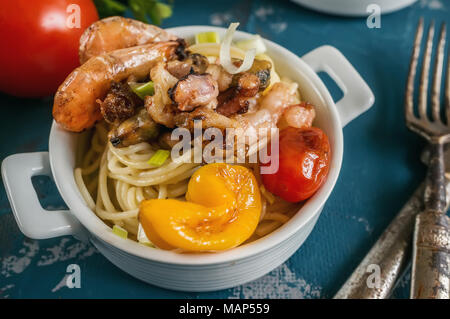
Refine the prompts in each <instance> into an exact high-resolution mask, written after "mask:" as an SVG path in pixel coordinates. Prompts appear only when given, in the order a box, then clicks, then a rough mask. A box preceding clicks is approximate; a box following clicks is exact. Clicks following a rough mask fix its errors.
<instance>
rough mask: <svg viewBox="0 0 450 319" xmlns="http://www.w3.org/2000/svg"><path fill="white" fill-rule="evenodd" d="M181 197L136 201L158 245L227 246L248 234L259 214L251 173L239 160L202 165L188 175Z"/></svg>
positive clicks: (187, 247)
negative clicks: (186, 184)
mask: <svg viewBox="0 0 450 319" xmlns="http://www.w3.org/2000/svg"><path fill="white" fill-rule="evenodd" d="M186 200H187V201H186V202H184V201H180V200H176V199H151V200H146V201H143V202H142V203H141V206H140V211H139V220H140V222H141V224H142V227H143V228H144V231H145V234H146V235H147V237H148V238H149V240H150V241H151V242H152V243H154V244H155V245H156V246H157V247H159V248H161V249H174V248H181V249H183V250H186V251H196V252H200V251H218V250H226V249H230V248H233V247H236V246H239V245H240V244H242V243H243V242H244V241H245V240H247V239H248V238H249V237H250V236H251V235H252V234H253V232H254V231H255V229H256V226H257V225H258V222H259V217H260V214H261V197H260V192H259V188H258V183H257V182H256V179H255V176H254V175H253V173H252V172H251V171H250V170H248V169H247V168H245V167H243V166H239V165H229V164H225V163H214V164H208V165H205V166H203V167H201V168H200V169H198V170H197V171H196V172H195V173H194V175H192V177H191V179H190V180H189V185H188V191H187V193H186Z"/></svg>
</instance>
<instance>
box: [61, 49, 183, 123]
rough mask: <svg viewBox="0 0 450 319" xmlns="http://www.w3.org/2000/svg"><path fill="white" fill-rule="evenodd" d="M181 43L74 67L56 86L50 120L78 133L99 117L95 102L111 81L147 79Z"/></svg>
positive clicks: (105, 56)
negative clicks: (131, 77) (130, 77)
mask: <svg viewBox="0 0 450 319" xmlns="http://www.w3.org/2000/svg"><path fill="white" fill-rule="evenodd" d="M179 45H180V44H179V43H178V42H176V41H169V42H158V43H153V44H146V45H142V46H137V47H131V48H126V49H121V50H116V51H112V52H110V53H105V54H102V55H100V56H97V57H94V58H92V59H90V60H89V61H88V62H86V63H85V64H83V65H81V66H80V67H78V68H76V69H75V70H74V71H72V73H70V74H69V76H68V77H67V78H66V80H65V81H64V82H63V83H62V84H61V85H60V86H59V88H58V91H57V92H56V95H55V100H54V104H53V117H54V118H55V120H56V122H58V123H59V124H60V125H61V126H62V127H64V128H65V129H66V130H69V131H73V132H81V131H83V130H84V129H87V128H89V127H91V126H93V125H94V124H95V122H97V121H99V120H100V119H101V118H102V114H101V112H100V105H99V104H98V103H97V102H96V100H97V99H103V98H104V97H105V95H106V94H107V92H108V90H109V89H110V87H111V83H112V82H113V81H115V82H119V81H122V80H124V79H126V78H128V77H129V76H131V75H134V76H136V77H137V78H145V77H146V76H148V74H149V72H150V69H151V68H153V67H154V66H155V65H156V63H157V62H158V61H161V60H168V59H172V58H173V57H174V56H175V55H176V51H177V48H178V46H179Z"/></svg>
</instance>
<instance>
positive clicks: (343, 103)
mask: <svg viewBox="0 0 450 319" xmlns="http://www.w3.org/2000/svg"><path fill="white" fill-rule="evenodd" d="M302 59H303V61H305V62H306V63H308V64H309V66H311V68H312V69H313V70H314V71H315V72H325V73H327V74H328V75H329V76H330V77H331V78H332V79H333V80H334V81H335V82H336V84H337V86H338V87H339V88H340V89H341V90H342V92H343V93H344V95H343V97H342V99H340V100H339V101H338V102H336V107H337V110H338V112H339V117H340V119H341V124H342V126H345V125H347V124H348V123H349V122H350V121H352V120H353V119H354V118H356V117H358V116H359V115H360V114H362V113H363V112H365V111H367V110H368V109H369V108H370V107H371V106H372V105H373V103H374V102H375V97H374V95H373V93H372V90H371V89H370V88H369V86H368V85H367V83H366V82H365V81H364V80H363V78H362V77H361V76H360V75H359V73H358V71H356V70H355V68H354V67H353V66H352V65H351V64H350V62H349V61H348V60H347V58H346V57H345V56H344V55H343V54H342V53H341V52H340V51H339V50H338V49H336V48H335V47H332V46H329V45H324V46H321V47H319V48H317V49H315V50H313V51H311V52H309V53H307V54H305V55H304V56H303V57H302Z"/></svg>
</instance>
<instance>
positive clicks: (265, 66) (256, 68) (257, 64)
mask: <svg viewBox="0 0 450 319" xmlns="http://www.w3.org/2000/svg"><path fill="white" fill-rule="evenodd" d="M233 63H234V64H235V65H236V66H240V65H241V64H242V60H237V59H235V60H234V61H233ZM271 68H272V63H270V62H269V61H266V60H257V59H255V60H254V61H253V65H252V67H251V68H250V69H249V70H248V71H246V72H244V73H238V74H235V75H234V76H233V81H232V83H231V85H232V86H237V85H238V82H239V79H240V77H241V76H242V75H244V74H247V73H251V74H254V75H256V76H257V77H258V79H259V90H260V91H262V90H264V89H265V88H267V87H268V86H269V83H270V70H271Z"/></svg>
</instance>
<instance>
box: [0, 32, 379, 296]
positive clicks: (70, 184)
mask: <svg viewBox="0 0 450 319" xmlns="http://www.w3.org/2000/svg"><path fill="white" fill-rule="evenodd" d="M205 30H214V31H218V32H219V33H221V35H222V36H223V35H224V32H225V29H223V28H216V27H209V26H189V27H179V28H173V29H170V30H169V31H171V32H173V33H175V34H177V35H179V36H181V37H184V38H186V39H188V40H192V38H193V36H194V34H196V33H198V32H202V31H205ZM249 36H250V34H248V33H244V32H237V33H236V35H235V37H236V38H237V39H243V38H248V37H249ZM265 43H266V45H267V49H268V54H269V55H270V56H271V57H272V58H273V60H274V61H275V64H276V67H277V70H278V72H279V73H280V74H281V75H284V76H289V77H290V78H291V79H293V80H295V81H297V82H298V83H299V85H300V91H301V94H302V96H303V97H304V99H305V100H307V101H309V102H312V103H313V104H314V105H315V106H316V108H317V120H316V122H315V125H316V126H319V127H321V128H322V129H323V130H325V132H326V133H327V135H328V137H329V139H330V144H331V149H332V159H331V165H330V170H329V176H328V178H327V180H326V182H325V184H324V185H323V186H322V187H321V188H320V190H319V191H318V192H317V193H316V194H315V195H314V196H313V197H312V198H310V199H309V200H308V201H307V202H306V203H305V205H304V206H303V207H302V208H301V209H300V211H299V212H298V213H297V214H296V215H295V216H294V217H293V218H292V219H291V220H290V221H289V222H288V223H286V224H285V225H284V226H282V227H281V228H279V229H278V230H276V231H274V232H273V233H271V234H269V235H268V236H266V237H264V238H261V239H259V240H257V241H255V242H252V243H249V244H246V245H243V246H240V247H237V248H234V249H231V250H229V251H225V252H221V253H214V254H212V253H211V254H177V253H174V252H170V251H164V250H158V249H151V248H149V247H146V246H143V245H141V244H139V243H137V242H134V241H132V240H128V239H123V238H120V237H118V236H116V235H114V234H113V233H112V231H111V228H109V227H108V226H107V225H106V224H105V223H104V222H103V221H102V220H101V219H100V218H98V217H97V215H95V213H93V212H92V211H91V210H90V209H89V208H88V206H86V204H85V202H84V200H83V199H82V197H81V194H80V193H79V191H78V189H77V186H76V184H75V179H74V175H73V170H74V165H75V149H76V144H77V141H78V139H79V137H80V135H78V134H74V133H69V132H67V131H64V130H62V129H61V128H60V127H59V126H58V125H57V124H56V123H53V126H52V129H51V132H50V140H49V152H40V153H28V154H16V155H12V156H10V157H8V158H6V159H5V160H4V161H3V163H2V175H3V181H4V183H5V188H6V191H7V194H8V198H9V201H10V203H11V206H12V210H13V213H14V216H15V218H16V221H17V223H18V225H19V227H20V229H21V231H22V232H23V233H24V234H25V235H26V236H28V237H31V238H36V239H44V238H51V237H56V236H63V235H74V236H75V237H77V238H79V239H81V240H90V241H91V242H92V243H93V244H94V245H95V247H97V249H98V250H99V251H100V252H101V253H102V254H103V255H104V256H105V257H106V258H108V259H109V260H110V261H111V262H112V263H114V264H115V265H117V266H118V267H119V268H121V269H122V270H124V271H125V272H127V273H129V274H131V275H132V276H134V277H136V278H139V279H141V280H143V281H145V282H148V283H151V284H154V285H157V286H161V287H164V288H169V289H175V290H183V291H209V290H218V289H224V288H229V287H233V286H236V285H240V284H243V283H245V282H248V281H251V280H254V279H256V278H258V277H260V276H262V275H264V274H266V273H268V272H269V271H271V270H272V269H274V268H275V267H277V266H279V265H280V264H282V263H283V262H284V261H285V260H286V259H288V258H289V257H290V256H291V255H292V254H293V253H294V252H295V251H296V250H297V249H298V248H299V247H300V245H301V244H302V243H303V242H304V241H305V239H306V238H307V237H308V235H309V233H310V232H311V230H312V229H313V227H314V225H315V223H316V221H317V219H318V218H319V215H320V212H321V211H322V208H323V205H324V204H325V201H326V200H327V198H328V196H329V195H330V193H331V191H332V190H333V187H334V185H335V183H336V180H337V178H338V175H339V170H340V167H341V161H342V153H343V140H342V126H343V125H345V124H347V123H348V122H349V121H350V120H352V119H353V118H355V117H356V116H358V115H359V114H360V113H362V112H364V111H365V110H367V109H368V108H369V107H370V106H371V105H372V104H373V102H374V97H373V94H372V92H371V90H370V89H369V87H368V86H367V84H366V83H365V82H364V80H363V79H362V78H361V77H360V75H359V74H358V73H357V72H356V71H355V69H354V68H353V67H352V66H351V65H350V63H349V62H348V61H347V60H346V59H345V57H344V56H343V55H342V54H341V53H340V52H339V51H338V50H336V49H335V48H333V47H330V46H323V47H320V48H318V49H316V50H314V51H312V52H310V53H309V54H307V55H305V56H304V57H303V58H302V59H300V58H299V57H297V56H296V55H295V54H293V53H292V52H290V51H288V50H286V49H284V48H282V47H281V46H279V45H277V44H275V43H273V42H271V41H267V40H265ZM318 71H324V72H327V73H328V74H329V75H330V76H331V77H332V78H333V79H334V80H335V81H336V83H337V84H338V85H339V86H340V88H341V89H342V91H343V92H344V96H343V98H342V99H341V100H340V101H338V102H337V103H336V104H335V103H334V102H333V100H332V98H331V96H330V94H329V92H328V90H327V89H326V87H325V85H324V84H323V83H322V81H321V80H320V78H319V77H318V76H317V74H316V72H318ZM34 175H48V176H51V177H53V179H54V181H55V183H56V185H57V187H58V190H59V192H60V193H61V196H62V198H63V199H64V201H65V202H66V204H67V206H68V207H69V209H70V211H51V212H50V211H46V210H44V209H43V208H42V207H41V206H40V204H39V201H38V198H37V196H36V193H35V191H34V189H33V186H32V184H31V177H32V176H34Z"/></svg>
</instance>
